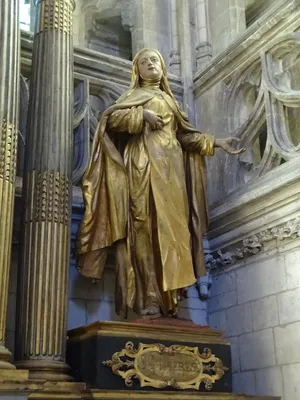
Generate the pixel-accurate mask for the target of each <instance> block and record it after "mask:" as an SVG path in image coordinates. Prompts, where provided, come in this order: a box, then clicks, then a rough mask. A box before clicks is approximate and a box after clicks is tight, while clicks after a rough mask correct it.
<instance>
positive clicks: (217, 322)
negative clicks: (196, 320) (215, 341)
mask: <svg viewBox="0 0 300 400" xmlns="http://www.w3.org/2000/svg"><path fill="white" fill-rule="evenodd" d="M208 322H209V326H210V327H211V328H213V329H219V330H222V331H226V329H227V322H226V312H225V311H217V312H215V313H212V314H209V315H208Z"/></svg>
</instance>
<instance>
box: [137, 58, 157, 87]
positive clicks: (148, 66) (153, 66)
mask: <svg viewBox="0 0 300 400" xmlns="http://www.w3.org/2000/svg"><path fill="white" fill-rule="evenodd" d="M137 66H138V71H139V76H140V79H142V80H145V81H148V80H154V81H156V80H160V79H161V77H162V65H161V60H160V58H159V55H158V53H157V52H156V51H155V50H145V51H144V52H143V53H142V54H140V55H139V57H138V59H137Z"/></svg>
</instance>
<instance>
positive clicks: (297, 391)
mask: <svg viewBox="0 0 300 400" xmlns="http://www.w3.org/2000/svg"><path fill="white" fill-rule="evenodd" d="M282 370H283V380H284V400H299V399H300V379H299V376H300V364H291V365H284V366H283V368H282Z"/></svg>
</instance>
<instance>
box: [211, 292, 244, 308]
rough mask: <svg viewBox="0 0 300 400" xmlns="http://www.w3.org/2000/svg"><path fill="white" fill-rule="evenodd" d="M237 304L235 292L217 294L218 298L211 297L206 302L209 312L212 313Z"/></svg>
mask: <svg viewBox="0 0 300 400" xmlns="http://www.w3.org/2000/svg"><path fill="white" fill-rule="evenodd" d="M236 304H237V292H236V291H232V292H227V293H223V294H219V295H218V296H215V297H212V298H211V300H210V301H209V302H208V310H209V312H214V311H218V310H222V309H224V308H229V307H232V306H235V305H236Z"/></svg>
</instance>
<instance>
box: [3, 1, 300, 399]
mask: <svg viewBox="0 0 300 400" xmlns="http://www.w3.org/2000/svg"><path fill="white" fill-rule="evenodd" d="M182 1H183V3H185V0H182ZM97 3H98V2H97V1H93V0H89V1H88V2H84V1H83V0H77V9H76V11H75V15H74V45H75V78H76V82H79V81H81V80H82V81H84V80H86V79H87V80H88V82H89V85H88V86H89V90H90V92H91V93H92V94H93V95H97V96H98V97H99V98H100V100H101V104H102V106H103V107H104V106H105V107H106V106H108V105H109V104H111V102H112V101H113V100H114V96H116V95H118V94H119V93H120V92H122V91H124V89H125V87H126V86H127V85H128V83H129V78H130V62H129V60H130V59H131V58H132V54H134V53H135V52H136V51H137V50H139V49H140V48H142V47H147V46H149V47H155V48H158V50H160V51H161V52H162V54H163V56H164V58H165V60H166V62H167V66H168V68H169V71H170V72H171V74H170V81H171V86H172V89H174V91H175V94H176V97H177V98H178V100H179V102H180V103H181V104H183V106H185V104H184V102H185V98H186V97H185V93H186V91H188V90H189V91H190V90H191V87H186V82H189V80H185V79H183V76H182V75H180V73H181V74H183V73H186V71H187V70H186V69H185V70H184V69H182V63H180V56H179V58H178V52H179V50H180V48H181V49H182V46H180V43H179V42H178V40H180V38H179V35H178V32H177V31H176V29H175V28H176V27H174V26H172V23H173V24H174V18H173V20H172V12H173V16H174V15H175V14H176V10H177V8H176V7H177V6H176V4H178V3H176V1H166V0H164V1H161V0H141V1H138V0H136V1H134V0H129V1H124V0H122V1H119V2H118V1H110V2H109V1H106V2H103V7H104V6H105V7H107V8H105V9H102V10H100V11H99V10H98V9H97ZM104 3H105V4H104ZM200 3H201V7H202V6H203V3H205V1H202V0H199V1H198V0H195V2H194V3H193V4H194V5H195V7H196V6H197V5H199V4H200ZM206 3H208V6H207V18H206V20H205V22H203V21H202V22H201V24H202V25H201V30H197V26H196V25H197V18H196V17H195V16H194V18H190V19H189V21H188V24H189V25H190V30H191V32H190V35H191V36H190V38H191V41H192V48H193V50H195V51H194V52H193V54H194V59H193V66H192V68H191V69H190V71H191V72H189V73H191V74H192V75H191V76H190V77H189V79H190V81H192V82H193V95H194V108H193V113H194V117H195V121H196V126H197V127H198V128H199V130H201V131H203V132H205V133H206V132H208V133H216V135H217V137H225V136H228V135H233V136H239V135H240V138H241V140H242V143H243V145H244V144H245V145H246V146H248V147H247V148H248V149H249V151H248V152H246V155H244V156H243V157H239V158H238V159H237V160H229V158H228V157H227V156H225V155H224V154H220V153H218V151H217V152H216V155H215V157H214V158H212V159H209V160H207V168H208V192H209V202H210V205H211V216H212V225H211V231H210V232H208V235H207V240H206V243H207V245H206V246H205V247H206V253H207V266H208V269H209V271H210V274H211V275H212V285H211V291H210V298H209V300H208V301H204V300H201V299H200V297H199V291H198V289H197V287H196V286H193V287H191V288H189V290H188V293H187V298H186V299H183V300H182V302H181V304H180V314H179V316H180V317H182V318H188V319H192V320H193V321H194V322H195V323H198V324H200V325H206V324H209V325H210V326H211V327H212V328H216V329H221V330H224V332H225V337H227V338H228V339H229V340H230V342H231V345H232V359H233V385H234V391H236V392H245V393H248V394H256V395H277V396H282V399H283V400H298V399H300V384H299V378H298V377H299V374H300V351H299V349H300V343H299V338H300V317H299V309H300V274H299V271H300V251H299V249H298V248H299V244H300V242H299V236H300V227H299V226H300V225H299V220H298V217H299V215H298V214H299V211H298V209H297V202H298V201H299V200H298V197H299V195H298V193H299V187H298V184H297V183H296V182H297V180H299V177H300V176H299V175H300V173H297V167H299V165H298V160H299V158H298V157H299V156H298V154H295V153H297V152H294V153H293V155H286V154H285V153H284V156H283V150H282V149H279V150H278V149H277V150H276V151H274V152H273V151H272V150H270V147H269V148H268V147H267V146H266V143H265V142H264V141H265V139H264V137H265V136H264V135H266V134H268V135H271V131H270V128H269V127H270V121H271V120H270V119H269V120H268V122H266V114H268V113H269V112H270V111H269V109H267V111H265V113H262V114H263V116H262V114H261V115H260V116H258V114H255V113H254V114H253V109H254V108H255V105H256V101H257V98H258V97H259V96H260V92H259V90H260V88H261V82H262V80H263V79H264V78H263V76H269V75H270V76H271V75H272V74H273V72H274V74H273V75H274V76H275V78H276V79H278V81H277V83H278V82H279V86H280V90H282V91H283V92H284V95H285V98H284V100H282V102H283V103H284V102H287V100H286V99H287V98H289V93H290V92H291V91H293V90H298V86H299V84H298V77H299V65H298V61H297V57H298V54H299V52H298V49H299V38H298V34H297V35H294V32H295V31H297V30H298V28H299V25H300V24H299V16H300V6H299V5H298V3H297V2H296V1H293V0H285V1H283V0H277V1H272V2H263V3H264V4H263V5H262V2H258V1H257V0H221V1H220V0H209V1H208V2H206ZM116 6H118V12H117V16H118V23H119V24H121V25H122V26H121V28H122V30H125V31H126V32H127V34H128V35H129V36H128V37H129V38H130V39H131V43H130V49H129V47H128V46H127V45H128V37H127V41H126V43H127V44H126V43H125V44H126V46H127V47H126V46H125V44H124V43H123V45H124V46H123V48H122V49H120V48H118V40H117V39H116V35H115V36H114V38H112V42H113V43H114V45H115V49H114V51H111V50H108V49H105V46H104V45H103V43H104V44H105V41H103V40H102V39H99V38H97V35H96V34H95V30H94V33H93V35H89V30H90V29H91V26H92V25H91V24H92V23H93V21H94V22H95V21H97V18H98V20H99V19H101V18H102V17H103V15H104V14H103V12H104V11H105V12H107V14H105V15H111V14H109V12H110V11H111V9H112V8H113V7H115V8H116ZM84 7H85V10H86V11H85V12H82V10H83V8H84ZM188 7H190V4H188ZM101 13H102V14H101ZM101 15H102V16H101ZM141 15H143V18H141ZM176 18H177V22H178V23H181V22H182V21H181V20H180V18H181V16H180V15H177V14H176V17H175V21H176ZM113 20H114V21H116V19H113ZM108 21H109V19H108ZM172 21H173V22H172ZM184 23H187V21H184ZM177 28H178V26H177ZM95 29H96V28H95ZM107 29H108V30H107V32H108V34H109V33H111V34H112V33H113V32H112V31H109V24H108V28H107ZM122 32H123V31H122ZM26 35H27V36H26ZM197 35H198V36H197ZM203 35H204V36H203ZM112 36H113V35H111V37H112ZM91 37H92V38H93V39H92V40H91ZM281 37H282V38H283V37H284V38H285V41H284V40H281V39H280V38H281ZM202 38H204V39H203V40H204V42H201V40H202ZM22 40H23V45H22V46H23V47H22V48H23V56H22V63H23V64H22V65H23V66H22V68H23V75H24V76H25V75H26V74H29V71H30V46H31V43H32V37H30V34H23V39H22ZM101 40H102V41H101ZM181 40H182V38H181ZM199 43H200V44H201V46H200V49H202V50H201V51H204V53H202V54H200V56H201V57H200V58H199V60H200V61H199V60H198V61H199V62H198V61H197V60H196V49H194V48H195V46H196V45H197V44H199ZM272 43H273V45H274V46H273V47H272ZM125 47H126V49H125ZM287 49H288V50H287ZM125 50H126V51H125ZM99 51H101V53H100V52H99ZM288 51H290V52H291V54H293V55H294V58H293V57H288ZM97 52H99V54H98V53H97ZM262 54H265V55H266V57H268V60H269V61H270V60H271V61H272V62H271V63H269V64H267V65H266V64H264V65H263V62H262V60H263V59H262V58H261V57H262ZM112 56H117V57H120V58H121V59H122V60H116V59H114V57H112ZM276 57H277V58H276ZM281 60H283V61H282V62H281ZM111 65H113V66H112V67H111ZM108 66H109V67H108ZM95 71H96V72H95ZM268 74H269V75H268ZM185 76H186V75H185ZM83 78H84V79H83ZM110 80H112V82H113V84H112V85H113V86H115V87H114V88H113V90H112V87H111V85H109V82H110ZM99 82H100V83H99ZM264 82H265V81H264ZM103 88H104V89H103ZM261 90H263V88H262V89H261ZM91 93H90V94H91ZM261 93H262V92H261ZM298 95H299V94H298V93H297V96H298ZM274 102H275V99H274ZM288 106H289V107H290V108H289V111H286V114H284V113H285V111H282V108H280V104H279V105H278V108H277V109H274V110H273V111H272V112H273V119H274V118H275V116H274V115H275V114H276V113H280V116H281V117H282V118H283V116H284V118H285V122H286V124H287V125H288V126H289V127H290V132H291V136H292V138H293V140H294V144H295V145H297V144H299V141H300V139H299V137H298V136H299V134H298V132H297V129H296V126H297V121H298V120H299V116H298V112H297V108H296V107H299V104H298V97H297V99H296V100H294V103H293V104H292V103H289V104H288ZM284 107H287V105H286V104H284ZM285 109H286V108H284V110H285ZM274 113H275V114H274ZM247 121H248V122H249V123H248V125H247ZM251 123H252V125H251ZM277 127H278V126H277ZM267 128H268V129H269V131H267ZM286 131H287V130H286ZM272 134H274V135H275V136H274V137H277V138H278V137H279V138H280V137H281V136H282V132H281V131H280V132H277V136H276V132H275V133H274V130H273V131H272ZM251 135H252V136H251ZM269 137H270V136H269ZM258 138H261V141H260V142H259V141H258V142H257V140H258ZM274 140H275V139H274ZM286 140H287V138H286ZM273 143H274V141H273ZM284 143H287V142H284ZM263 146H265V147H263ZM282 146H283V145H282ZM279 147H280V146H279ZM280 151H281V152H280ZM291 152H292V150H291ZM258 153H259V154H258ZM255 157H256V158H255ZM257 157H258V158H257ZM267 157H269V158H268V159H267ZM264 162H265V164H263V163H264ZM292 170H293V171H295V172H294V175H293V177H291V171H292ZM18 182H19V181H18ZM18 185H19V186H18V190H19V192H20V188H21V184H20V183H18ZM18 190H17V191H18ZM74 190H75V191H76V195H75V196H74V198H76V199H77V200H78V203H80V202H82V199H81V198H80V195H79V197H78V190H77V189H76V188H75V189H74ZM76 196H77V197H76ZM261 210H265V211H264V212H262V211H261ZM78 215H79V216H80V212H79V211H78V210H77V209H76V207H74V216H75V217H74V219H73V225H72V235H73V237H72V240H73V242H74V238H75V233H76V229H77V227H78ZM290 221H292V222H290ZM272 229H273V231H272ZM274 229H275V230H274ZM261 232H263V235H262V234H261ZM274 232H275V233H274ZM268 235H269V236H268ZM255 236H256V238H258V239H257V240H258V242H255V240H256V239H253V238H254V237H255ZM266 237H267V239H266ZM262 238H263V239H262ZM250 239H251V240H252V241H251V240H250ZM283 242H284V243H283ZM233 249H234V250H233ZM238 250H241V251H242V257H241V258H239V257H238V256H237V254H241V252H240V253H239V252H238ZM17 269H18V241H17V240H16V242H14V243H13V251H12V263H11V271H10V286H9V300H8V302H9V304H8V313H7V330H6V343H7V346H8V348H9V349H10V350H11V351H12V352H13V350H14V337H15V308H16V282H17V277H16V276H17ZM113 293H114V265H113V263H112V264H111V265H108V267H107V270H106V273H105V275H104V278H103V279H102V280H101V281H100V282H98V283H92V282H91V281H89V280H87V279H85V278H83V277H81V276H80V275H79V274H78V272H77V270H76V266H75V260H74V258H72V261H71V265H70V282H69V312H68V328H69V329H73V328H76V327H78V326H81V325H85V324H88V323H92V322H94V321H97V320H113V321H120V320H124V319H123V317H122V316H121V317H119V316H117V315H116V314H115V311H114V299H113ZM137 318H138V316H137V315H135V314H134V313H130V314H129V316H128V320H129V321H132V320H135V319H137ZM7 398H8V397H7ZM21 399H22V397H20V400H21ZM18 400H19V399H18Z"/></svg>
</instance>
